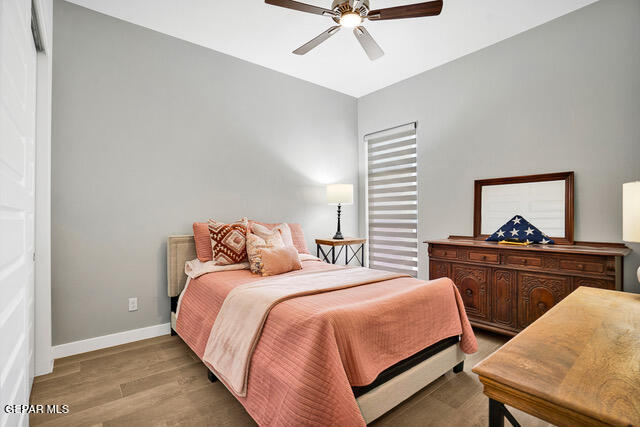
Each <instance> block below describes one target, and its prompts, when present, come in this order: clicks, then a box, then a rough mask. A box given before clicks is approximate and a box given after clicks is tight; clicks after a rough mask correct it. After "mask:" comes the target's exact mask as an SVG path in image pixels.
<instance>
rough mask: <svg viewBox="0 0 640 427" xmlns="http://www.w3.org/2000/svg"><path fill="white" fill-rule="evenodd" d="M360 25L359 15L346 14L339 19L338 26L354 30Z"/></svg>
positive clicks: (353, 13)
mask: <svg viewBox="0 0 640 427" xmlns="http://www.w3.org/2000/svg"><path fill="white" fill-rule="evenodd" d="M360 24H362V17H361V16H360V14H359V13H355V12H347V13H343V14H342V16H341V17H340V25H342V26H343V27H347V28H355V27H357V26H358V25H360Z"/></svg>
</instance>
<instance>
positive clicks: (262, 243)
mask: <svg viewBox="0 0 640 427" xmlns="http://www.w3.org/2000/svg"><path fill="white" fill-rule="evenodd" d="M255 227H256V225H255V224H254V225H253V226H252V227H251V229H249V230H248V231H247V257H248V258H249V267H250V268H251V272H252V273H256V274H262V268H263V266H264V264H263V262H262V250H263V249H272V248H283V247H284V246H285V245H284V242H283V241H282V236H281V235H280V232H279V231H277V230H274V231H270V230H268V229H267V228H265V227H262V226H258V229H257V230H256V228H255ZM252 230H253V231H257V233H256V234H254V233H252V232H251V231H252ZM258 233H259V234H258Z"/></svg>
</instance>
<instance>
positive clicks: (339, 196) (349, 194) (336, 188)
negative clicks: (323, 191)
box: [327, 184, 353, 205]
mask: <svg viewBox="0 0 640 427" xmlns="http://www.w3.org/2000/svg"><path fill="white" fill-rule="evenodd" d="M327 202H328V203H329V204H330V205H337V204H341V205H351V204H353V185H351V184H329V185H327Z"/></svg>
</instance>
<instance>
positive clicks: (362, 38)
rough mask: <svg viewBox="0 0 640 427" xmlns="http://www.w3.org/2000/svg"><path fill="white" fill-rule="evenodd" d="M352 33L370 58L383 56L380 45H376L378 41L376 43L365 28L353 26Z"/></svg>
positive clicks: (373, 59)
mask: <svg viewBox="0 0 640 427" xmlns="http://www.w3.org/2000/svg"><path fill="white" fill-rule="evenodd" d="M353 34H355V36H356V38H357V39H358V41H359V42H360V45H361V46H362V48H363V49H364V51H365V52H366V53H367V56H368V57H369V59H370V60H372V61H375V60H376V59H378V58H380V57H382V56H384V51H383V50H382V48H381V47H380V46H378V43H376V41H375V40H374V39H373V37H371V34H369V32H368V31H367V29H366V28H364V27H355V28H354V29H353Z"/></svg>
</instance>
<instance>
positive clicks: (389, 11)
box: [368, 0, 442, 21]
mask: <svg viewBox="0 0 640 427" xmlns="http://www.w3.org/2000/svg"><path fill="white" fill-rule="evenodd" d="M441 11H442V0H436V1H428V2H425V3H416V4H408V5H406V6H397V7H389V8H386V9H377V10H372V11H370V12H369V16H368V18H369V19H370V20H372V21H381V20H384V19H403V18H420V17H421V16H435V15H440V12H441Z"/></svg>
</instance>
